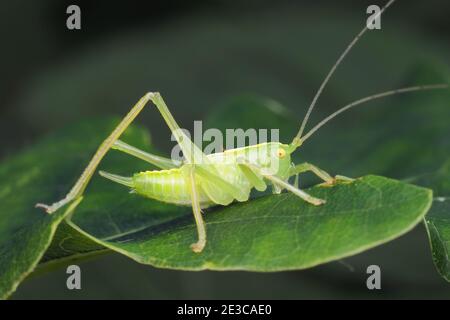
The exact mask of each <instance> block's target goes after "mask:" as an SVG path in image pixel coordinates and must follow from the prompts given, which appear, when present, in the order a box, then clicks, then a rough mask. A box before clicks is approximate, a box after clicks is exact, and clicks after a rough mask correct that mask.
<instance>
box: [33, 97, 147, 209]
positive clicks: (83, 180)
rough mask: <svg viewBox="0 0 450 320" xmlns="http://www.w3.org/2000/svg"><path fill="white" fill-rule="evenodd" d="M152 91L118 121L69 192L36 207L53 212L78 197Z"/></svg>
mask: <svg viewBox="0 0 450 320" xmlns="http://www.w3.org/2000/svg"><path fill="white" fill-rule="evenodd" d="M153 95H154V94H153V93H147V94H146V95H145V96H143V97H142V98H141V99H140V100H139V101H138V102H137V103H136V104H135V105H134V107H133V108H132V109H131V110H130V112H129V113H128V114H127V115H126V116H125V118H123V120H122V121H121V122H120V123H119V125H118V126H117V127H116V128H115V129H114V130H113V132H112V133H111V134H110V135H109V136H108V138H106V140H105V141H103V143H102V144H101V145H100V147H99V148H98V149H97V152H96V153H95V154H94V156H93V157H92V159H91V161H90V162H89V164H88V166H87V167H86V168H85V169H84V171H83V173H82V174H81V176H80V178H78V180H77V182H76V183H75V185H74V186H73V187H72V189H71V190H70V192H69V193H68V194H67V195H66V196H65V197H64V198H63V199H61V200H59V201H57V202H55V203H53V204H52V205H46V204H42V203H38V204H36V207H37V208H43V209H45V210H46V211H47V212H48V213H53V212H55V211H56V210H58V209H59V208H61V207H63V206H65V205H66V204H68V203H69V202H71V201H72V200H74V199H76V198H78V197H80V196H81V195H82V194H83V192H84V190H85V189H86V187H87V185H88V183H89V181H90V180H91V178H92V175H93V174H94V172H95V169H96V168H97V166H98V165H99V163H100V161H101V160H102V159H103V157H104V156H105V154H106V153H107V152H108V150H109V149H110V148H111V147H112V145H113V144H114V142H115V141H116V140H117V139H118V138H119V137H120V136H121V134H122V133H123V132H124V131H125V130H126V128H128V126H129V125H130V124H131V122H133V120H134V119H135V118H136V117H137V116H138V114H139V113H140V112H141V111H142V109H143V108H144V106H145V105H146V104H147V102H148V101H149V100H151V98H152V97H153Z"/></svg>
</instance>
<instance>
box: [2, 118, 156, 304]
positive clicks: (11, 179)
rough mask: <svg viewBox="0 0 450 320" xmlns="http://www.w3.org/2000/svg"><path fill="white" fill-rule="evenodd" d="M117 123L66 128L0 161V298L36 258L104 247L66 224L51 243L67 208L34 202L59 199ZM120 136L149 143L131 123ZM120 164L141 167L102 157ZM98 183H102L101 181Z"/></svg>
mask: <svg viewBox="0 0 450 320" xmlns="http://www.w3.org/2000/svg"><path fill="white" fill-rule="evenodd" d="M116 123H117V120H111V119H108V120H100V121H96V120H92V119H91V120H90V121H89V122H83V123H79V124H77V125H76V126H72V127H69V128H65V129H63V130H61V131H59V132H57V133H56V134H53V135H51V136H49V137H47V138H46V139H44V140H43V141H41V142H40V143H38V144H36V145H35V146H33V147H31V148H29V149H28V150H26V151H24V152H22V153H21V154H19V155H17V156H15V157H12V158H10V159H8V160H7V161H5V162H3V163H2V164H1V165H0V181H1V186H0V298H6V297H7V296H8V295H9V294H10V293H11V292H13V291H14V290H15V288H16V287H17V285H18V284H19V283H20V282H21V281H22V280H23V279H24V278H25V277H26V276H27V275H28V274H29V273H30V272H31V271H33V269H34V268H35V266H36V265H37V264H38V262H39V261H40V260H41V258H42V262H45V263H46V264H50V263H51V262H52V261H53V260H55V259H63V258H66V259H70V257H71V256H75V255H79V254H80V253H86V254H92V253H93V252H98V253H100V252H104V250H105V248H103V247H101V246H99V245H98V244H97V243H95V242H92V241H91V240H89V239H87V238H84V239H83V237H82V235H80V234H78V233H74V231H73V230H72V229H71V228H70V227H68V226H65V227H63V228H61V229H58V232H57V236H56V237H55V238H54V239H53V243H52V244H51V243H50V242H51V240H52V238H53V236H54V234H55V231H56V228H57V226H58V224H59V223H60V222H61V221H62V219H63V218H64V216H65V214H66V212H64V210H60V211H58V212H56V213H54V214H52V215H48V214H47V213H45V212H44V211H42V210H40V209H36V208H35V207H34V206H35V204H36V203H37V202H47V203H49V202H52V201H55V200H57V199H60V198H61V197H62V196H63V195H64V194H65V193H67V192H68V190H70V187H71V186H72V184H73V183H74V182H75V180H76V178H77V175H79V174H80V173H81V172H82V169H83V168H84V166H85V165H86V163H87V162H88V161H89V158H90V157H91V156H92V154H93V152H94V151H95V150H96V149H97V147H98V145H99V144H100V142H101V141H102V139H104V138H105V137H106V135H107V134H108V133H109V132H111V131H112V129H113V128H114V125H115V124H116ZM123 138H124V139H126V140H127V141H129V142H132V143H134V144H135V145H138V146H141V147H145V146H147V147H148V145H149V137H148V135H147V134H146V133H145V132H143V131H142V130H139V129H137V128H135V127H131V128H129V129H128V130H127V132H126V133H125V134H124V136H123ZM119 163H120V164H122V165H123V166H124V167H127V168H128V166H130V168H136V169H137V170H139V169H143V166H142V163H141V162H136V161H134V160H133V159H130V158H129V157H126V158H123V157H120V155H117V154H113V153H111V155H108V156H107V159H106V161H105V164H106V165H108V164H110V165H113V166H116V165H118V164H119ZM95 180H96V179H94V182H95ZM97 185H99V186H101V181H100V183H98V184H97ZM107 187H109V185H108V186H107ZM89 189H90V187H89V188H88V189H87V190H89ZM120 191H122V190H120ZM73 240H76V241H73ZM50 244H51V245H50ZM49 246H50V249H49V251H48V252H47V253H46V254H45V256H44V252H45V251H46V249H47V248H48V247H49Z"/></svg>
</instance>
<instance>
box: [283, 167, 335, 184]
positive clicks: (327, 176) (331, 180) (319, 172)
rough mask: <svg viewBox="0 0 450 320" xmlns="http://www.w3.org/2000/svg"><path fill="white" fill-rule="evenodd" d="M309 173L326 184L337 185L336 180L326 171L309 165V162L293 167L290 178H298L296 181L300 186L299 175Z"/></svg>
mask: <svg viewBox="0 0 450 320" xmlns="http://www.w3.org/2000/svg"><path fill="white" fill-rule="evenodd" d="M308 171H310V172H312V173H314V174H315V175H316V176H318V177H319V178H320V179H322V180H323V181H325V183H326V184H329V185H333V184H335V183H336V178H333V177H332V176H331V175H330V174H328V173H327V172H325V171H324V170H322V169H320V168H318V167H316V166H315V165H313V164H310V163H307V162H305V163H302V164H299V165H296V166H294V167H292V168H291V169H290V170H289V176H290V177H292V176H294V175H295V176H296V181H297V184H298V175H299V174H300V173H304V172H308Z"/></svg>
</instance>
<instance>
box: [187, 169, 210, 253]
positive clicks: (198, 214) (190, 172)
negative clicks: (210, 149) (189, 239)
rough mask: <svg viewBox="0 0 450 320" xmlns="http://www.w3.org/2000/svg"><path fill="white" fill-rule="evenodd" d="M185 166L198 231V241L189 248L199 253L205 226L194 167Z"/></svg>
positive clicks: (204, 243) (202, 245)
mask: <svg viewBox="0 0 450 320" xmlns="http://www.w3.org/2000/svg"><path fill="white" fill-rule="evenodd" d="M185 168H187V170H186V172H185V177H186V180H187V181H188V183H189V189H190V193H191V201H192V212H193V214H194V218H195V223H196V225H197V233H198V241H197V242H195V243H193V244H192V245H191V249H192V251H194V252H195V253H200V252H202V251H203V248H204V247H205V245H206V227H205V222H204V221H203V217H202V211H201V209H200V201H199V194H198V190H197V185H196V182H195V167H194V166H186V167H185Z"/></svg>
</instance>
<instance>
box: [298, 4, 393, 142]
mask: <svg viewBox="0 0 450 320" xmlns="http://www.w3.org/2000/svg"><path fill="white" fill-rule="evenodd" d="M394 1H395V0H390V1H389V2H388V3H387V4H386V5H385V6H384V7H383V9H381V10H380V12H378V14H377V15H375V16H374V17H373V19H374V20H375V19H377V18H378V17H379V16H380V15H381V14H382V13H383V12H384V11H385V10H386V9H387V8H389V7H390V6H391V4H392V3H394ZM367 30H368V26H367V25H366V26H365V27H364V28H363V29H362V30H361V32H360V33H358V35H357V36H356V37H355V38H354V39H353V40H352V42H350V44H349V45H348V46H347V48H346V49H345V51H344V52H343V53H342V54H341V56H340V57H339V59H338V60H337V61H336V63H335V64H334V65H333V67H332V68H331V70H330V72H329V73H328V75H327V76H326V77H325V79H324V80H323V82H322V84H321V85H320V87H319V90H317V93H316V95H315V96H314V99H313V101H312V102H311V105H310V106H309V109H308V111H307V112H306V115H305V118H304V119H303V122H302V125H301V127H300V130H299V131H298V133H297V135H296V136H295V138H294V140H293V141H292V143H293V144H295V143H296V142H297V143H298V142H300V138H301V136H302V134H303V131H304V130H305V126H306V123H307V122H308V119H309V116H310V115H311V112H312V110H313V109H314V106H315V105H316V103H317V100H318V99H319V97H320V95H321V94H322V91H323V89H324V88H325V86H326V85H327V83H328V81H329V80H330V78H331V76H332V75H333V74H334V72H335V71H336V69H337V67H338V66H339V65H340V64H341V62H342V60H344V58H345V57H346V56H347V54H348V53H349V52H350V50H351V49H352V48H353V46H354V45H355V44H356V43H357V42H358V40H359V38H361V37H362V35H363V34H364V33H365V32H366V31H367Z"/></svg>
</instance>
